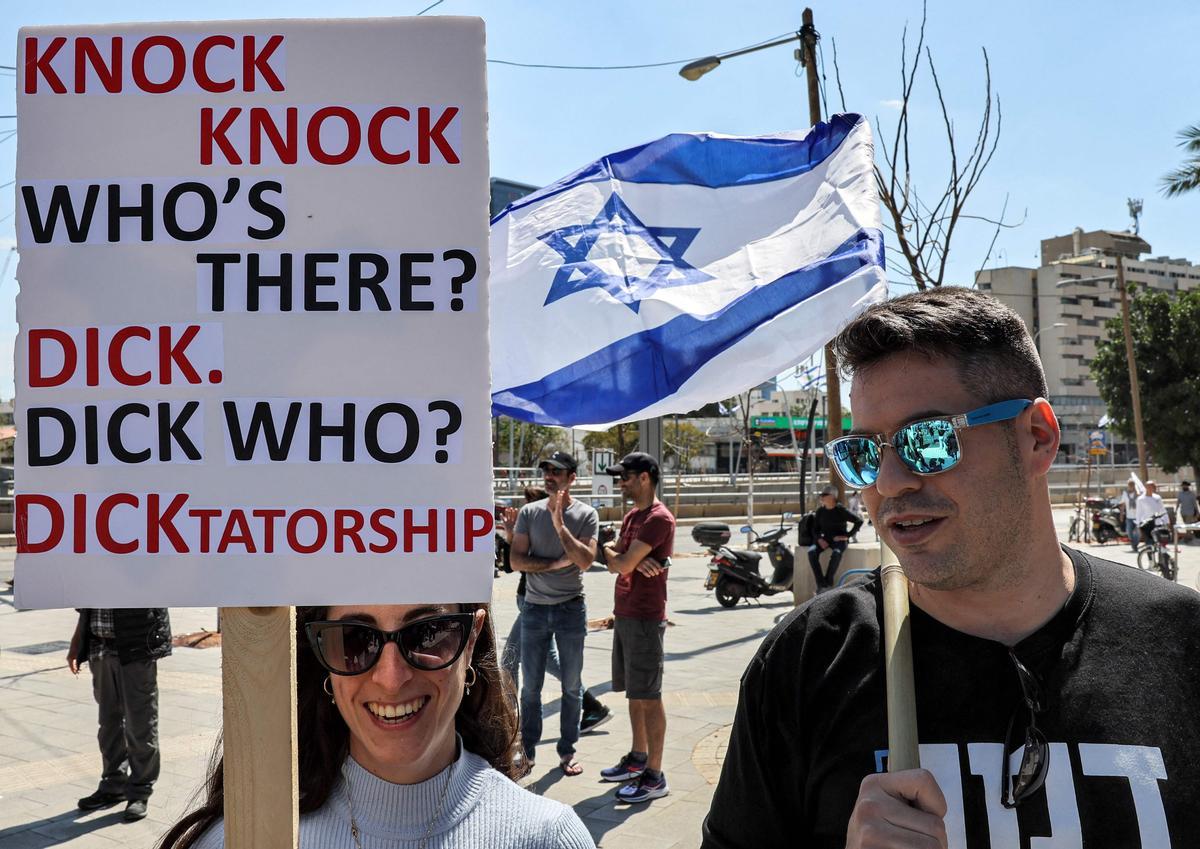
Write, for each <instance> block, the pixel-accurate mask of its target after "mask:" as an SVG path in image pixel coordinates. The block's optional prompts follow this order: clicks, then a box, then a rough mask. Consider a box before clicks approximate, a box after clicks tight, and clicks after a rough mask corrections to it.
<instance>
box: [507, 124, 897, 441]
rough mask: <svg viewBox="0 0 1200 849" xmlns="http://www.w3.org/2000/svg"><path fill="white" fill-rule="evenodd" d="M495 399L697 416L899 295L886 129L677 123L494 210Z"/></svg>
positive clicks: (534, 415) (571, 415) (630, 415)
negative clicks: (882, 183)
mask: <svg viewBox="0 0 1200 849" xmlns="http://www.w3.org/2000/svg"><path fill="white" fill-rule="evenodd" d="M491 263H492V273H491V282H490V292H491V294H490V297H491V321H492V323H491V327H492V409H493V412H494V413H496V414H503V415H507V416H511V417H513V418H516V419H522V420H524V421H530V422H536V423H538V424H549V425H562V426H576V425H608V424H616V423H618V422H623V421H632V420H636V419H645V418H652V417H655V416H660V415H665V414H668V413H684V412H688V411H689V410H694V409H697V408H698V407H701V406H703V405H704V404H707V403H710V402H712V401H715V400H718V399H721V398H728V397H731V396H733V395H736V394H737V393H738V392H743V391H745V390H746V389H749V388H750V387H753V386H757V385H758V384H760V383H762V382H763V381H765V380H769V379H771V378H773V377H775V376H776V375H778V374H780V373H782V372H784V371H787V370H788V369H790V368H792V367H793V366H794V365H795V364H796V363H798V362H801V361H802V360H805V359H807V358H808V357H809V356H811V355H812V353H813V352H814V351H816V350H818V349H819V348H821V346H823V345H824V344H825V343H826V342H827V341H829V340H830V339H831V338H833V336H834V335H835V334H836V333H837V331H838V330H839V329H840V328H841V327H842V326H843V325H844V324H845V323H846V322H847V321H849V320H850V319H851V318H852V317H853V316H855V315H856V314H858V313H859V312H860V311H862V310H863V309H865V308H866V307H867V306H868V305H870V304H872V303H875V302H877V301H882V300H884V299H885V298H886V297H887V281H886V277H885V274H884V254H883V234H882V231H881V229H880V220H879V199H878V196H877V194H876V189H875V177H874V173H873V169H872V140H871V130H870V127H869V126H868V125H867V122H866V121H865V120H864V119H863V118H862V117H861V116H859V115H849V114H847V115H835V116H834V117H833V118H832V119H831V120H830V121H829V122H828V123H821V124H817V125H816V126H815V127H813V128H812V129H811V130H809V131H807V132H795V133H782V134H779V135H771V136H758V137H752V138H735V137H731V136H721V135H714V134H708V133H698V134H683V133H676V134H672V135H669V136H666V137H664V138H661V139H659V140H657V141H653V142H650V143H649V144H645V145H642V146H640V147H635V148H630V149H629V150H624V151H621V152H620V153H615V154H612V155H610V156H606V157H604V158H603V159H600V160H599V161H597V162H593V163H592V164H590V165H588V166H586V167H584V168H583V169H581V170H579V171H577V172H576V173H574V174H572V175H570V176H569V177H565V178H563V179H562V180H559V181H558V182H556V183H554V184H553V185H550V186H547V187H546V188H544V189H541V190H540V191H538V192H535V193H533V194H531V195H528V196H526V197H524V198H522V199H521V200H519V201H517V202H516V203H514V204H512V205H510V206H509V207H508V208H506V209H505V210H504V211H502V212H501V213H500V214H499V215H497V216H496V217H495V218H494V219H493V220H492V229H491Z"/></svg>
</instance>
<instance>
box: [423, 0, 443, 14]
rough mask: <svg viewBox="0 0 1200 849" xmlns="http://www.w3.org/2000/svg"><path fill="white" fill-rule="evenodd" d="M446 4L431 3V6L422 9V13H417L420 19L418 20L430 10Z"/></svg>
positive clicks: (438, 1) (441, 1) (438, 0)
mask: <svg viewBox="0 0 1200 849" xmlns="http://www.w3.org/2000/svg"><path fill="white" fill-rule="evenodd" d="M445 2H446V0H437V2H436V3H431V4H429V5H428V6H426V7H425V8H424V9H422V10H421V11H419V12H417V17H418V18H419V17H421V15H423V14H425V13H426V12H428V11H429V10H430V9H432V8H433V7H434V6H440V5H442V4H443V3H445Z"/></svg>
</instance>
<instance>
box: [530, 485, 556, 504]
mask: <svg viewBox="0 0 1200 849" xmlns="http://www.w3.org/2000/svg"><path fill="white" fill-rule="evenodd" d="M549 497H550V493H548V492H546V490H544V489H542V488H541V487H537V486H527V487H525V503H526V504H531V503H532V502H534V501H541V500H542V499H543V498H549Z"/></svg>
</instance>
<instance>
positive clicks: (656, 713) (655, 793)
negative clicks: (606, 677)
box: [600, 451, 675, 804]
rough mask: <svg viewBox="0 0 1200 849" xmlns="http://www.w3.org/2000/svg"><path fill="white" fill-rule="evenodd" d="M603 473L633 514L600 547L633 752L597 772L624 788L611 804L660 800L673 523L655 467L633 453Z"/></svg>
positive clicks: (616, 681) (617, 686)
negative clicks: (612, 584) (609, 579)
mask: <svg viewBox="0 0 1200 849" xmlns="http://www.w3.org/2000/svg"><path fill="white" fill-rule="evenodd" d="M608 473H609V474H610V475H612V476H613V477H615V478H620V484H619V485H620V487H621V494H622V495H623V496H624V497H625V498H629V499H631V500H632V501H633V505H634V506H633V509H632V510H630V511H629V512H628V513H626V514H625V518H624V520H623V521H622V522H621V534H620V536H619V537H618V538H617V539H616V540H615V541H614V542H610V543H607V544H605V546H604V553H605V558H606V561H607V564H608V571H610V572H615V573H617V576H618V577H617V586H616V604H615V605H614V608H613V653H612V682H613V687H612V688H613V692H617V693H619V692H621V691H624V692H625V698H626V699H627V700H628V703H629V723H630V725H631V726H632V729H633V747H632V748H631V749H630V751H629V754H627V755H625V756H624V757H623V758H621V761H620V763H618V764H617V765H616V766H613V767H609V768H608V769H604V770H601V771H600V777H601V778H602V779H603V780H605V781H624V782H628V783H627V784H626V785H625V786H624V787H622V788H621V789H619V790H618V791H617V801H619V802H626V803H630V804H632V803H637V802H647V801H649V800H651V799H657V798H659V797H661V796H666V795H667V793H668V792H669V791H668V788H667V777H666V775H665V774H664V773H663V771H662V757H663V742H664V741H665V739H666V735H667V714H666V711H665V710H664V709H663V703H662V677H663V633H664V631H665V630H666V627H667V567H668V566H669V565H670V557H671V552H672V550H673V548H674V544H675V517H674V516H672V515H671V511H670V510H668V509H667V508H666V505H664V504H663V503H662V502H661V501H659V500H658V499H657V498H656V497H655V495H654V493H655V489H656V487H657V486H658V475H659V470H658V461H657V460H655V459H654V458H653V457H651V456H650V455H649V454H644V453H642V452H640V451H636V452H634V453H632V454H629V455H627V456H626V457H624V458H623V459H622V460H621V462H620V463H618V464H617V465H615V466H609V468H608Z"/></svg>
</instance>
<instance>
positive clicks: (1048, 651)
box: [703, 549, 1200, 849]
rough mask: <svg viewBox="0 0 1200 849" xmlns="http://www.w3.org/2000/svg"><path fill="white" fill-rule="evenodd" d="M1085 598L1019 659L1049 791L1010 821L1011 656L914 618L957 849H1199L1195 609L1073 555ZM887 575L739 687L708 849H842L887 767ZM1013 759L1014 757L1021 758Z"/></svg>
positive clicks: (800, 617)
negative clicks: (1004, 774) (1036, 692)
mask: <svg viewBox="0 0 1200 849" xmlns="http://www.w3.org/2000/svg"><path fill="white" fill-rule="evenodd" d="M1067 553H1068V555H1069V556H1070V558H1071V560H1072V562H1073V563H1074V565H1075V574H1076V587H1075V591H1074V592H1073V593H1072V594H1071V598H1070V599H1069V601H1068V602H1067V604H1066V605H1065V606H1064V607H1063V609H1062V610H1061V611H1060V612H1059V613H1058V614H1057V615H1056V616H1055V617H1054V618H1053V619H1052V620H1051V621H1050V622H1048V623H1047V624H1046V625H1045V626H1044V627H1043V628H1041V629H1040V630H1039V631H1037V632H1036V633H1034V634H1032V635H1030V636H1029V637H1027V638H1026V639H1025V640H1023V641H1021V642H1020V643H1018V644H1017V645H1016V646H1015V647H1014V651H1015V653H1016V655H1017V656H1018V657H1019V658H1020V659H1021V660H1022V662H1023V663H1024V664H1025V665H1026V666H1027V667H1029V669H1030V670H1032V671H1033V672H1034V674H1035V675H1036V676H1037V677H1038V679H1039V680H1040V681H1041V683H1042V691H1043V694H1042V698H1043V702H1044V705H1043V707H1044V708H1045V709H1044V711H1043V712H1042V713H1039V714H1038V722H1037V724H1038V727H1039V728H1041V729H1042V731H1043V732H1044V733H1045V735H1046V738H1047V739H1048V740H1049V742H1050V765H1049V772H1048V775H1047V778H1046V782H1045V786H1044V788H1043V789H1042V790H1040V791H1038V792H1037V793H1036V794H1035V795H1034V796H1032V797H1031V798H1030V799H1028V800H1027V801H1025V802H1023V803H1022V804H1020V805H1019V806H1018V808H1017V809H1015V810H1008V809H1006V808H1004V807H1003V806H1002V805H1001V804H1000V777H1001V765H1000V761H1001V757H1002V756H1001V748H1002V746H1003V742H1002V741H1003V739H1004V735H1005V732H1006V730H1007V728H1008V723H1009V720H1010V718H1011V717H1012V716H1013V714H1014V711H1016V712H1017V713H1016V725H1015V730H1014V737H1016V738H1018V739H1017V740H1015V741H1014V745H1015V744H1016V743H1017V742H1019V741H1020V740H1021V739H1023V733H1022V732H1023V729H1024V727H1025V723H1026V722H1027V721H1028V711H1027V709H1025V707H1024V705H1023V702H1022V701H1021V690H1020V686H1019V683H1018V680H1017V676H1016V672H1015V670H1014V665H1013V663H1012V660H1011V658H1010V657H1009V656H1008V650H1007V649H1006V648H1005V647H1004V646H1003V645H1002V644H1000V643H997V642H993V641H991V640H985V639H981V638H978V637H973V636H969V635H967V634H964V633H961V632H959V631H955V630H953V629H951V628H948V627H946V626H945V625H943V624H941V623H940V622H938V621H937V620H935V619H933V618H932V617H930V616H928V615H927V614H925V613H924V612H922V611H921V610H919V609H917V608H916V607H913V609H912V622H911V624H912V636H913V665H914V674H915V678H916V691H917V717H918V734H919V738H920V741H921V746H920V751H921V765H922V766H923V767H924V768H925V769H928V770H930V771H931V772H932V773H933V775H934V777H935V778H936V779H937V781H938V785H939V786H940V787H941V789H942V792H943V793H944V794H945V796H946V801H947V803H948V806H949V812H948V814H947V816H946V818H945V822H946V830H947V834H948V837H949V846H950V847H951V849H1000V848H1001V847H1004V849H1008V847H1012V849H1065V847H1072V848H1073V849H1108V847H1112V849H1117V847H1120V849H1135V847H1142V849H1169V848H1170V847H1173V849H1180V848H1181V847H1190V846H1200V719H1198V718H1197V712H1198V711H1200V594H1197V593H1195V592H1193V591H1192V590H1190V589H1185V588H1181V587H1179V586H1177V585H1175V584H1172V583H1170V582H1168V581H1165V580H1163V579H1162V578H1161V577H1157V576H1154V575H1151V574H1149V573H1144V572H1140V571H1139V570H1137V569H1132V568H1129V567H1126V566H1121V565H1118V564H1115V563H1110V562H1108V561H1105V560H1100V559H1097V558H1093V557H1089V556H1087V555H1084V554H1081V553H1079V552H1076V551H1072V550H1069V549H1068V550H1067ZM880 592H881V591H880V584H879V578H878V574H877V575H876V576H875V578H874V579H873V580H872V581H870V582H868V583H866V584H863V585H861V586H859V587H852V588H847V589H843V590H838V591H835V592H831V593H826V594H823V595H820V596H818V597H817V598H815V599H814V600H813V601H812V602H811V603H809V604H808V605H806V606H804V607H802V608H800V609H798V610H796V611H795V612H793V613H792V614H790V615H789V616H788V618H787V619H785V620H784V621H783V622H782V623H780V625H779V626H778V627H777V628H776V629H775V630H774V631H773V632H772V633H771V635H770V636H769V637H767V639H766V640H765V641H764V642H763V644H762V646H761V647H760V648H759V651H758V653H757V654H756V655H755V657H754V659H753V660H752V661H751V663H750V666H749V667H748V668H747V670H746V672H745V674H744V675H743V677H742V687H741V696H740V699H739V702H738V709H737V718H736V720H735V722H734V726H733V731H732V734H731V738H730V741H729V749H728V754H727V757H726V760H725V766H724V770H723V772H722V773H721V780H720V784H719V785H718V787H717V790H716V793H715V795H714V797H713V802H712V809H711V811H710V813H709V815H708V818H707V819H706V821H705V823H704V843H703V845H704V847H705V848H706V849H729V847H754V849H766V848H767V847H776V846H778V847H785V846H786V847H789V849H791V847H832V846H839V847H840V846H842V845H844V843H845V839H846V825H847V822H848V821H849V819H850V813H851V811H852V810H853V808H854V802H855V800H856V799H857V797H858V789H859V784H860V782H861V781H862V779H863V777H864V776H866V775H868V774H870V773H872V772H881V771H884V770H885V768H886V756H887V719H886V706H885V689H884V668H883V658H882V655H883V653H882V648H881V646H882V639H881V609H882V606H881V602H880ZM1017 757H1019V755H1018V756H1017Z"/></svg>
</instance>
